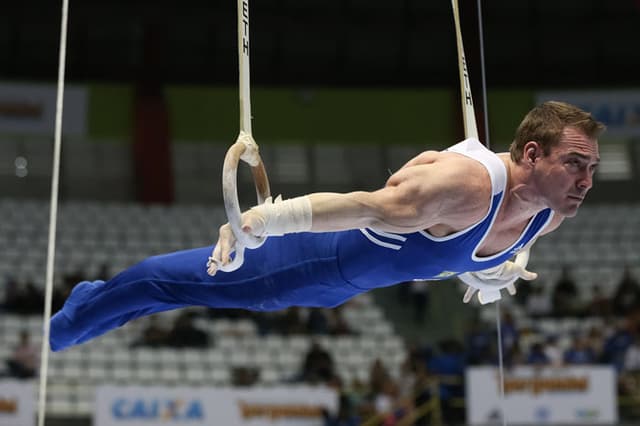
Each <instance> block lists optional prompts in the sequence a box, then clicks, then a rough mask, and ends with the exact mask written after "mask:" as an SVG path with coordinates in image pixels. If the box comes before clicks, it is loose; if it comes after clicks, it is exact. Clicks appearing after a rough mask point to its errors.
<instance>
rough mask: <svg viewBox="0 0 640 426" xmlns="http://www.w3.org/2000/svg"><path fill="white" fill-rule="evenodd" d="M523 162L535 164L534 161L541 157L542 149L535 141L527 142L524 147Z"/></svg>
mask: <svg viewBox="0 0 640 426" xmlns="http://www.w3.org/2000/svg"><path fill="white" fill-rule="evenodd" d="M523 157H524V158H523V159H524V161H526V162H527V163H529V164H535V162H536V160H537V159H538V158H540V157H542V147H541V146H540V144H539V143H538V142H536V141H529V142H527V143H526V144H525V145H524V155H523Z"/></svg>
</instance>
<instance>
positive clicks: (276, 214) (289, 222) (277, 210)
mask: <svg viewBox="0 0 640 426" xmlns="http://www.w3.org/2000/svg"><path fill="white" fill-rule="evenodd" d="M251 210H252V211H254V212H255V213H257V214H259V215H260V216H262V217H263V218H264V231H263V232H264V235H284V234H290V233H294V232H306V231H310V230H311V216H312V211H311V200H309V197H308V196H306V195H305V196H302V197H296V198H291V199H289V200H284V201H283V200H282V198H281V197H280V196H278V197H277V198H276V199H275V201H272V200H271V198H269V199H267V200H265V202H264V204H260V205H259V206H256V207H253V208H252V209H251Z"/></svg>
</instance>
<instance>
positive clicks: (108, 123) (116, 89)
mask: <svg viewBox="0 0 640 426" xmlns="http://www.w3.org/2000/svg"><path fill="white" fill-rule="evenodd" d="M88 118H89V136H90V138H91V139H94V140H100V139H110V140H119V141H122V142H127V141H129V140H130V139H131V130H132V125H133V89H132V87H130V86H126V85H115V84H91V85H89V113H88Z"/></svg>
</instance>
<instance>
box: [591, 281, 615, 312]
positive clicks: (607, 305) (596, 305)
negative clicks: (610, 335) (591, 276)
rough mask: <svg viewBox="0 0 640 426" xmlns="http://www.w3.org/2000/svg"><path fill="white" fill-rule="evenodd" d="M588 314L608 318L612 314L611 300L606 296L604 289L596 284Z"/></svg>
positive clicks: (592, 290)
mask: <svg viewBox="0 0 640 426" xmlns="http://www.w3.org/2000/svg"><path fill="white" fill-rule="evenodd" d="M587 314H588V315H591V316H596V317H604V318H607V317H609V315H610V314H611V300H609V298H608V297H607V296H606V295H605V294H604V292H603V291H602V287H601V286H600V285H598V284H594V285H593V287H591V300H590V301H589V304H588V306H587Z"/></svg>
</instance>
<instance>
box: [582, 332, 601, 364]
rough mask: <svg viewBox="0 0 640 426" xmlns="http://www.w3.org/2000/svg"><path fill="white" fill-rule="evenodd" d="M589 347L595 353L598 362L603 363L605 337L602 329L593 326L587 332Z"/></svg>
mask: <svg viewBox="0 0 640 426" xmlns="http://www.w3.org/2000/svg"><path fill="white" fill-rule="evenodd" d="M586 339H587V345H589V347H590V348H591V350H592V351H593V353H594V355H595V357H596V361H598V362H602V352H603V350H604V336H603V332H602V328H600V327H598V326H595V325H594V326H592V327H591V328H590V329H589V331H588V332H587V337H586Z"/></svg>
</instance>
